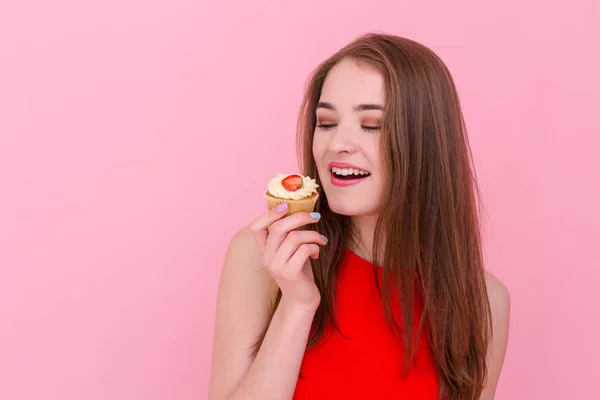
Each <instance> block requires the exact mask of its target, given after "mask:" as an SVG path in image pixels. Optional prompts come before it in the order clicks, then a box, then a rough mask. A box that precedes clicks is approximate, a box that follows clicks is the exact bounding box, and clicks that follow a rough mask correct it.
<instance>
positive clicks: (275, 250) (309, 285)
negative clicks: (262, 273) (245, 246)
mask: <svg viewBox="0 0 600 400" xmlns="http://www.w3.org/2000/svg"><path fill="white" fill-rule="evenodd" d="M287 210H288V205H287V203H283V204H281V205H280V206H278V207H276V208H273V209H271V210H269V211H268V212H267V213H265V214H263V215H261V216H260V217H258V218H257V219H255V220H254V221H253V222H252V223H251V224H250V230H251V231H252V233H253V235H254V238H255V240H256V241H257V242H258V243H259V244H260V245H261V246H262V247H263V249H264V250H263V259H262V262H263V265H264V266H265V268H266V269H267V270H268V271H269V273H270V274H271V276H272V277H273V279H274V280H275V283H277V285H278V286H279V288H280V289H281V293H282V303H283V304H285V307H286V308H287V307H292V308H301V309H311V310H316V308H317V307H318V305H319V303H320V302H321V295H320V293H319V290H318V288H317V285H316V284H315V280H314V276H313V272H312V268H311V264H310V258H313V259H317V258H318V257H319V250H320V247H319V245H321V246H323V245H325V244H326V243H327V238H325V237H324V236H322V235H320V234H319V233H317V232H315V231H310V230H298V228H300V227H302V226H304V225H307V224H312V223H315V222H317V221H318V220H319V218H320V215H319V213H306V212H300V213H296V214H293V215H290V216H287V217H286V216H285V215H286V213H287Z"/></svg>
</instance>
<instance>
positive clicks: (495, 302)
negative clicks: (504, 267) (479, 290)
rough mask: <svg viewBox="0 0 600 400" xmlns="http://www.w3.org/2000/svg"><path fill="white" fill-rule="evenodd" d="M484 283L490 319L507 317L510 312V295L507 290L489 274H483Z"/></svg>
mask: <svg viewBox="0 0 600 400" xmlns="http://www.w3.org/2000/svg"><path fill="white" fill-rule="evenodd" d="M485 281H486V284H487V292H488V298H489V301H490V307H491V309H492V319H496V318H501V319H503V318H504V317H507V316H508V313H509V312H510V293H509V291H508V288H507V287H506V286H505V285H504V284H503V283H502V282H501V281H500V280H499V279H498V278H496V277H495V276H494V275H492V274H491V273H489V272H486V273H485Z"/></svg>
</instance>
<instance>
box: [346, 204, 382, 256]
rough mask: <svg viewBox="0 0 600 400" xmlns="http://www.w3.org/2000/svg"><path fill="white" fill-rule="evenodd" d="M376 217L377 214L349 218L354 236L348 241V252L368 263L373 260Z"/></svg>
mask: <svg viewBox="0 0 600 400" xmlns="http://www.w3.org/2000/svg"><path fill="white" fill-rule="evenodd" d="M377 217H378V215H377V214H372V215H356V216H353V217H351V221H352V230H353V232H354V233H355V236H354V237H352V238H351V240H350V244H349V247H350V250H352V252H354V253H355V254H357V255H359V256H360V257H361V258H363V259H365V260H367V261H369V262H371V261H372V260H373V238H374V236H375V226H376V224H377Z"/></svg>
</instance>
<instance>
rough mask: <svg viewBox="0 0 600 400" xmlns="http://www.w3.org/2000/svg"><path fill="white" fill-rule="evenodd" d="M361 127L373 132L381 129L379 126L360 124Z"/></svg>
mask: <svg viewBox="0 0 600 400" xmlns="http://www.w3.org/2000/svg"><path fill="white" fill-rule="evenodd" d="M362 128H363V129H364V130H365V131H368V132H375V131H378V130H380V129H381V127H380V126H371V125H362Z"/></svg>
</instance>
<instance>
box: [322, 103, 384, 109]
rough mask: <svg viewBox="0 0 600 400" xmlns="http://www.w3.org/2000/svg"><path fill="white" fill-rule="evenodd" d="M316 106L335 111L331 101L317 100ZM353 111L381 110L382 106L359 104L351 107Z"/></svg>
mask: <svg viewBox="0 0 600 400" xmlns="http://www.w3.org/2000/svg"><path fill="white" fill-rule="evenodd" d="M317 108H325V109H327V110H331V111H335V107H334V106H333V104H331V103H326V102H323V101H321V102H319V103H318V104H317ZM353 110H354V111H367V110H380V111H383V106H382V105H380V104H359V105H356V106H354V107H353Z"/></svg>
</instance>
